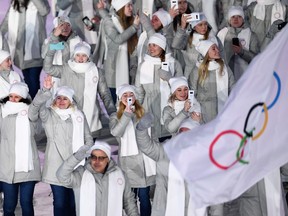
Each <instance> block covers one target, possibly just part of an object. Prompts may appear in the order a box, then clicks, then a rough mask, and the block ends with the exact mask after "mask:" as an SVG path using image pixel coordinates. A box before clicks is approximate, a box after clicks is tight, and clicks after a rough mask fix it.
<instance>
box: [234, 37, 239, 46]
mask: <svg viewBox="0 0 288 216" xmlns="http://www.w3.org/2000/svg"><path fill="white" fill-rule="evenodd" d="M232 44H233V45H235V46H240V41H239V38H237V37H235V38H232Z"/></svg>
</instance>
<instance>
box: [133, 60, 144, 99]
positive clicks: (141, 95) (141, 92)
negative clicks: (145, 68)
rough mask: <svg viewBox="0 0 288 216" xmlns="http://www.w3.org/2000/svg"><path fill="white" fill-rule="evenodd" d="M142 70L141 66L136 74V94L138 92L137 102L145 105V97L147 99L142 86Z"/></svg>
mask: <svg viewBox="0 0 288 216" xmlns="http://www.w3.org/2000/svg"><path fill="white" fill-rule="evenodd" d="M140 69H141V64H140V65H139V66H138V68H137V72H136V78H135V87H136V92H137V96H138V97H137V100H138V101H139V103H140V104H143V101H144V97H145V90H144V88H143V86H142V84H140Z"/></svg>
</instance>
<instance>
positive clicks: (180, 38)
mask: <svg viewBox="0 0 288 216" xmlns="http://www.w3.org/2000/svg"><path fill="white" fill-rule="evenodd" d="M187 40H188V35H187V34H186V30H185V29H182V28H180V27H179V28H178V29H177V31H176V34H175V37H174V39H173V42H172V48H173V49H177V50H184V49H186V46H187Z"/></svg>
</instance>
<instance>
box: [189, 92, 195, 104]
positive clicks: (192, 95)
mask: <svg viewBox="0 0 288 216" xmlns="http://www.w3.org/2000/svg"><path fill="white" fill-rule="evenodd" d="M188 99H189V100H190V103H191V107H192V106H193V103H194V90H189V92H188Z"/></svg>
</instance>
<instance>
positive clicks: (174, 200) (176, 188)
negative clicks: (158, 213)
mask: <svg viewBox="0 0 288 216" xmlns="http://www.w3.org/2000/svg"><path fill="white" fill-rule="evenodd" d="M185 193H186V191H185V182H184V179H183V178H182V176H181V175H180V173H179V172H178V170H177V169H176V167H175V166H174V165H173V164H172V163H171V162H170V163H169V171H168V188H167V203H166V210H165V216H175V215H185ZM187 216H207V211H206V208H200V209H195V207H194V205H193V203H192V202H191V201H190V199H189V204H188V212H187Z"/></svg>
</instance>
